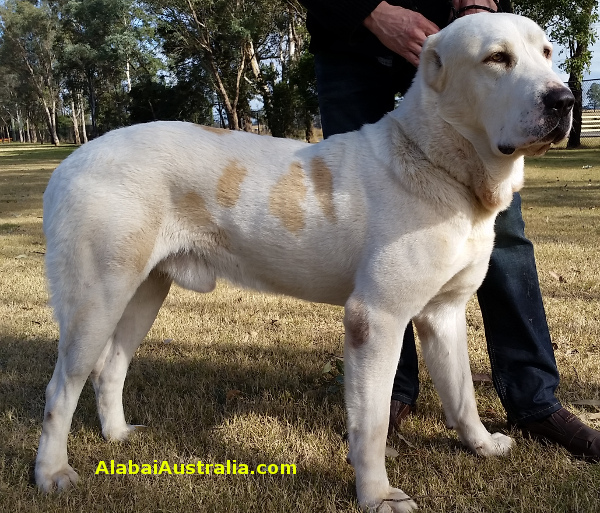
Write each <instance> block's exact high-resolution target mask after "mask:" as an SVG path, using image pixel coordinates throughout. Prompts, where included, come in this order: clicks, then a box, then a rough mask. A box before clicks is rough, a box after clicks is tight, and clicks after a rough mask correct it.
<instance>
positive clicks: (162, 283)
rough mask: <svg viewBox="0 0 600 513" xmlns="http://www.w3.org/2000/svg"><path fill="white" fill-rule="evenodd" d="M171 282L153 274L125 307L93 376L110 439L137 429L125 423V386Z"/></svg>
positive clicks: (155, 273) (125, 436) (104, 428)
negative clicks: (132, 362)
mask: <svg viewBox="0 0 600 513" xmlns="http://www.w3.org/2000/svg"><path fill="white" fill-rule="evenodd" d="M170 286H171V280H170V279H169V278H167V277H166V276H165V275H164V274H161V273H159V272H158V271H153V272H151V273H150V275H149V276H148V278H147V279H146V280H145V281H144V282H143V283H142V284H141V285H140V286H139V287H138V289H137V291H136V293H135V295H134V296H133V298H131V300H130V301H129V303H128V304H127V307H126V308H125V311H124V312H123V315H122V317H121V319H120V320H119V323H118V324H117V328H116V330H115V332H114V334H113V336H112V337H110V339H109V340H108V343H107V344H106V347H105V348H104V350H103V351H102V354H101V355H100V358H99V359H98V361H97V362H96V365H95V366H94V369H93V370H92V373H91V375H90V378H91V380H92V383H93V385H94V391H95V392H96V404H97V406H98V416H99V417H100V423H101V425H102V434H103V435H104V437H105V438H106V439H107V440H125V439H126V438H127V437H128V436H129V434H130V433H131V431H132V430H134V429H135V426H131V425H128V424H127V422H125V414H124V412H123V385H124V383H125V376H126V374H127V368H128V367H129V363H130V361H131V358H132V356H133V354H134V353H135V350H136V349H137V348H138V346H139V345H140V344H141V342H142V340H143V338H144V337H145V336H146V334H147V333H148V330H149V329H150V327H151V326H152V323H153V322H154V319H155V318H156V315H157V314H158V310H159V309H160V307H161V305H162V304H163V301H164V299H165V297H166V296H167V294H168V292H169V288H170Z"/></svg>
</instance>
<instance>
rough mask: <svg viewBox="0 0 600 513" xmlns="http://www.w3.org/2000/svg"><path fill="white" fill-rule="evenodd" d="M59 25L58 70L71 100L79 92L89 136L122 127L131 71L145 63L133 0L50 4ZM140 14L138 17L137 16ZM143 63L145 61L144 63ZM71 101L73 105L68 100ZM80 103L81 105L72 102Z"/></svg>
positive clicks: (70, 0)
mask: <svg viewBox="0 0 600 513" xmlns="http://www.w3.org/2000/svg"><path fill="white" fill-rule="evenodd" d="M52 3H53V5H54V9H55V11H56V12H57V13H59V17H60V23H61V27H62V34H61V37H62V41H61V42H62V44H61V53H60V60H61V69H62V71H63V73H64V76H65V84H66V85H67V88H68V90H69V91H70V92H71V95H72V97H73V99H74V100H75V99H77V98H78V97H79V95H80V94H82V93H84V94H85V96H86V98H87V103H88V107H89V110H90V118H91V127H92V136H96V135H97V134H98V131H99V123H101V124H102V125H103V129H104V130H106V129H110V128H114V127H115V126H119V125H124V124H128V122H129V120H128V103H129V98H128V93H129V92H130V91H131V88H132V71H133V69H134V68H135V69H138V68H139V67H140V66H141V65H140V63H142V64H146V63H147V61H148V60H151V57H147V58H146V57H144V55H143V54H144V50H143V49H142V46H141V44H140V30H138V29H140V28H141V26H142V23H141V21H140V20H139V18H138V15H139V14H140V12H139V10H138V9H137V3H136V2H135V1H134V0H54V1H53V2H52ZM142 14H143V13H142ZM144 59H145V60H144ZM74 103H75V101H74ZM78 103H81V102H78Z"/></svg>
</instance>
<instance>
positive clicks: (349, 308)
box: [344, 297, 369, 347]
mask: <svg viewBox="0 0 600 513" xmlns="http://www.w3.org/2000/svg"><path fill="white" fill-rule="evenodd" d="M344 327H345V328H346V335H347V336H348V340H349V343H350V344H351V345H352V346H353V347H360V346H361V345H363V344H364V343H365V342H366V341H367V338H368V337H369V320H368V318H367V308H366V306H365V304H364V303H363V302H362V301H361V300H360V299H357V298H355V297H351V298H350V299H349V300H348V302H347V303H346V308H345V311H344Z"/></svg>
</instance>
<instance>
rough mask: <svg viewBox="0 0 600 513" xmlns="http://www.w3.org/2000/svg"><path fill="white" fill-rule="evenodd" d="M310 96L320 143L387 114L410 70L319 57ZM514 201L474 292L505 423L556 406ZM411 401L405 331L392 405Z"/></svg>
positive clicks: (411, 362)
mask: <svg viewBox="0 0 600 513" xmlns="http://www.w3.org/2000/svg"><path fill="white" fill-rule="evenodd" d="M316 73H317V88H318V94H319V107H320V111H321V122H322V126H323V133H324V136H325V137H329V136H331V135H334V134H337V133H343V132H349V131H352V130H357V129H359V128H360V127H361V126H362V125H363V124H366V123H374V122H376V121H378V120H379V119H380V118H381V117H382V116H383V115H384V114H385V113H387V112H389V111H390V110H392V109H393V108H394V102H395V100H394V98H395V95H396V94H397V93H401V92H404V91H406V89H407V87H408V86H409V85H410V82H411V81H412V77H413V75H414V68H412V67H411V66H410V65H408V64H406V63H405V62H404V61H402V60H401V59H399V58H394V59H390V58H387V59H377V58H375V57H371V56H362V55H356V54H353V55H346V54H340V53H321V54H318V55H317V56H316ZM524 227H525V224H524V222H523V217H522V215H521V197H520V195H519V194H515V195H514V198H513V201H512V203H511V205H510V207H509V208H508V209H507V210H506V211H504V212H502V213H501V214H500V215H499V216H498V218H497V220H496V226H495V229H496V243H495V246H494V250H493V252H492V256H491V260H490V267H489V270H488V274H487V276H486V278H485V280H484V282H483V284H482V285H481V287H480V289H479V290H478V292H477V298H478V300H479V306H480V308H481V312H482V315H483V322H484V326H485V335H486V340H487V347H488V353H489V357H490V363H491V367H492V379H493V382H494V386H495V388H496V391H497V393H498V395H499V397H500V400H501V401H502V405H503V406H504V408H505V410H506V412H507V415H508V418H509V419H510V420H511V421H513V422H520V423H524V422H528V421H533V420H538V419H541V418H544V417H546V416H548V415H550V414H551V413H554V412H555V411H556V410H558V409H560V407H561V405H560V403H559V402H558V400H557V399H556V397H555V395H554V393H555V391H556V387H557V386H558V382H559V376H558V370H557V368H556V361H555V359H554V351H553V349H552V343H551V341H550V333H549V331H548V325H547V323H546V315H545V312H544V305H543V303H542V297H541V292H540V287H539V282H538V276H537V269H536V266H535V258H534V253H533V245H532V244H531V242H530V241H529V240H528V239H527V238H526V237H525V233H524ZM418 393H419V379H418V362H417V352H416V348H415V337H414V333H413V328H412V324H409V326H408V327H407V329H406V332H405V334H404V343H403V346H402V354H401V356H400V361H399V364H398V370H397V371H396V377H395V379H394V387H393V391H392V398H393V399H396V400H399V401H402V402H405V403H408V404H414V403H415V401H416V400H417V395H418Z"/></svg>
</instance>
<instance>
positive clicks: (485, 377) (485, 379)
mask: <svg viewBox="0 0 600 513" xmlns="http://www.w3.org/2000/svg"><path fill="white" fill-rule="evenodd" d="M491 382H492V376H490V375H489V374H473V383H491Z"/></svg>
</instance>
